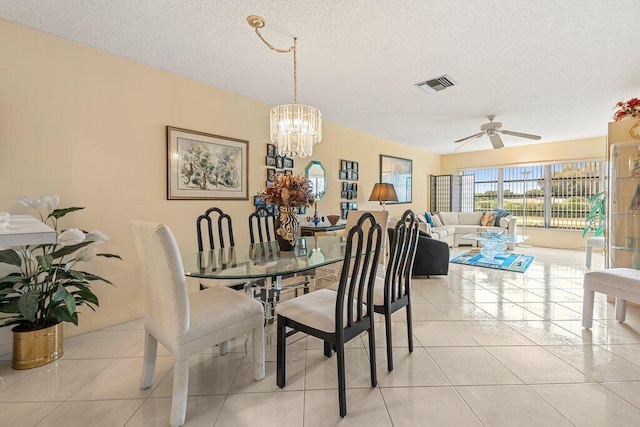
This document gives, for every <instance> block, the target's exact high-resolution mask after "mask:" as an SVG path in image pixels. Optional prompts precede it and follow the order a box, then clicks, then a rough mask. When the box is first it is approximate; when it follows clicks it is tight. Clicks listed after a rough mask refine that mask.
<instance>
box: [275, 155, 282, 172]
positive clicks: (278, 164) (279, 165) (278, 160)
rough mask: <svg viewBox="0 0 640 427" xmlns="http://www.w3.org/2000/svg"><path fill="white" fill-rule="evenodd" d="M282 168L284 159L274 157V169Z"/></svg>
mask: <svg viewBox="0 0 640 427" xmlns="http://www.w3.org/2000/svg"><path fill="white" fill-rule="evenodd" d="M283 168H284V157H282V156H276V169H283Z"/></svg>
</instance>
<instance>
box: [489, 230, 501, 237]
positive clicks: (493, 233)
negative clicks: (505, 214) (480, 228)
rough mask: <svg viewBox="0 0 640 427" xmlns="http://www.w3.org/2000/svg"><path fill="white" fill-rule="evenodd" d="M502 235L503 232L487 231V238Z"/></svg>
mask: <svg viewBox="0 0 640 427" xmlns="http://www.w3.org/2000/svg"><path fill="white" fill-rule="evenodd" d="M502 233H504V230H487V236H488V237H498V236H499V235H501V234H502Z"/></svg>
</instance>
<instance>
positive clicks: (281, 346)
mask: <svg viewBox="0 0 640 427" xmlns="http://www.w3.org/2000/svg"><path fill="white" fill-rule="evenodd" d="M276 329H277V336H276V346H277V349H276V384H277V385H278V387H280V388H283V387H284V386H285V376H286V370H285V367H286V363H287V358H286V351H287V335H286V330H285V329H286V328H285V318H284V317H282V316H280V315H278V323H277V328H276Z"/></svg>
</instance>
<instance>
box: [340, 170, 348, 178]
mask: <svg viewBox="0 0 640 427" xmlns="http://www.w3.org/2000/svg"><path fill="white" fill-rule="evenodd" d="M340 179H347V171H340Z"/></svg>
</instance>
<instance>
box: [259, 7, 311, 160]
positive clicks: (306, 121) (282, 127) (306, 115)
mask: <svg viewBox="0 0 640 427" xmlns="http://www.w3.org/2000/svg"><path fill="white" fill-rule="evenodd" d="M247 22H249V25H251V26H252V27H253V28H255V30H256V34H257V35H258V37H259V38H260V40H262V41H263V42H264V44H265V45H267V47H268V48H269V49H271V50H273V51H275V52H278V53H289V52H293V104H286V105H278V106H276V107H273V108H272V109H271V112H270V113H269V123H270V126H269V127H270V131H271V142H273V143H274V144H275V145H276V146H277V147H278V154H279V155H281V156H287V157H301V158H302V157H309V156H311V155H312V154H313V146H314V144H317V143H319V142H320V141H321V140H322V113H321V112H320V110H318V109H317V108H315V107H312V106H310V105H301V104H298V76H297V66H298V63H297V56H296V47H297V38H295V37H294V38H293V46H291V47H290V48H288V49H278V48H275V47H273V46H272V45H271V44H270V43H269V42H267V41H266V40H265V39H264V37H262V34H260V30H259V29H260V28H262V27H264V24H265V21H264V19H263V18H262V17H260V16H256V15H251V16H249V17H248V18H247Z"/></svg>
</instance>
